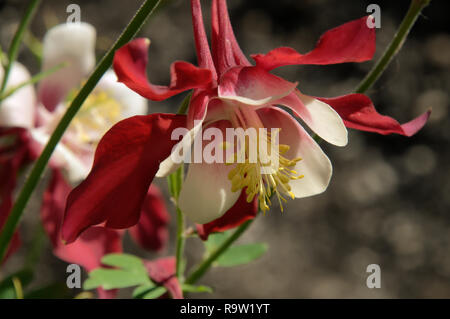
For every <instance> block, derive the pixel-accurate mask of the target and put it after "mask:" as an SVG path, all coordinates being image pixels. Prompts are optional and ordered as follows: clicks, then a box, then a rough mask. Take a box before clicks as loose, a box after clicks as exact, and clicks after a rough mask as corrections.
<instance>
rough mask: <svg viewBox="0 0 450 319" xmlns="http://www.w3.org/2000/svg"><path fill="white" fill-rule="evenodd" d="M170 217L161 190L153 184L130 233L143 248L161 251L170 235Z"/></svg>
mask: <svg viewBox="0 0 450 319" xmlns="http://www.w3.org/2000/svg"><path fill="white" fill-rule="evenodd" d="M169 219H170V216H169V213H168V212H167V208H166V205H165V204H164V199H163V197H162V194H161V192H160V191H159V189H158V188H157V187H156V186H154V185H151V186H150V188H149V190H148V193H147V197H146V199H145V202H144V204H143V205H142V212H141V218H140V219H139V222H138V223H137V224H136V225H135V226H133V227H132V228H130V229H129V232H130V235H131V237H132V238H133V239H134V240H135V241H136V242H137V243H138V244H139V245H141V246H142V248H144V249H147V250H150V251H152V250H154V251H159V250H161V249H163V248H164V246H165V245H166V243H167V240H168V237H169V231H168V229H167V226H168V224H169Z"/></svg>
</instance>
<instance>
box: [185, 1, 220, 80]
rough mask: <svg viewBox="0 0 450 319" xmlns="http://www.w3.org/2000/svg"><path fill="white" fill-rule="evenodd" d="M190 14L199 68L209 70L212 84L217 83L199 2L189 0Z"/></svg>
mask: <svg viewBox="0 0 450 319" xmlns="http://www.w3.org/2000/svg"><path fill="white" fill-rule="evenodd" d="M191 13H192V25H193V27H194V38H195V48H196V51H197V59H198V65H199V66H200V67H201V68H206V69H209V70H211V74H212V77H213V80H214V82H217V73H216V68H215V66H214V62H213V59H212V56H211V50H210V49H209V44H208V38H207V37H206V32H205V26H204V24H203V15H202V7H201V5H200V0H191Z"/></svg>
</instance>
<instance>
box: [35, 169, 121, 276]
mask: <svg viewBox="0 0 450 319" xmlns="http://www.w3.org/2000/svg"><path fill="white" fill-rule="evenodd" d="M70 190H71V186H70V185H69V184H68V183H67V182H66V181H65V179H64V177H63V176H62V174H61V172H59V171H57V170H54V171H53V176H52V179H51V181H50V184H49V186H48V188H47V189H46V191H45V193H44V198H43V201H42V207H41V218H42V223H43V226H44V229H45V231H46V232H47V235H48V236H49V237H50V241H51V243H52V246H53V253H54V254H55V255H56V256H57V257H58V258H60V259H62V260H64V261H66V262H68V263H76V264H79V265H81V266H83V267H84V268H85V269H86V270H87V271H91V270H93V269H95V268H98V267H100V266H101V259H102V257H103V256H104V255H106V254H110V253H119V252H122V239H121V236H120V234H119V232H118V231H116V230H112V229H107V228H104V227H91V228H89V229H87V230H86V231H85V232H83V234H82V235H81V236H80V237H79V238H78V239H77V240H76V241H75V242H73V243H71V244H69V245H64V244H63V242H62V240H61V223H62V220H63V216H64V206H65V204H66V199H67V196H68V195H69V193H70Z"/></svg>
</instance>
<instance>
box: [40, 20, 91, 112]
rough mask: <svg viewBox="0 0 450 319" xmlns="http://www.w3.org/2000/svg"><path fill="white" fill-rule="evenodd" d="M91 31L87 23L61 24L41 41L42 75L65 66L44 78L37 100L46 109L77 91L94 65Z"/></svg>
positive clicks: (52, 107)
mask: <svg viewBox="0 0 450 319" xmlns="http://www.w3.org/2000/svg"><path fill="white" fill-rule="evenodd" d="M95 37H96V32H95V28H94V27H93V26H91V25H90V24H88V23H64V24H60V25H57V26H55V27H53V28H51V29H50V30H49V31H48V32H47V33H46V35H45V37H44V41H43V56H42V57H43V60H42V66H43V67H42V69H43V71H45V70H48V69H50V68H53V67H55V66H57V65H58V64H60V63H66V64H67V65H66V66H65V67H64V68H63V69H61V70H59V71H57V72H55V73H53V74H52V75H50V76H48V77H46V78H45V79H44V80H43V81H42V82H41V84H40V87H39V99H40V100H41V101H42V103H43V104H44V105H45V106H46V107H47V108H49V109H51V110H53V109H54V107H55V106H56V105H57V104H58V103H59V102H60V101H61V100H62V99H64V97H65V96H66V94H67V93H68V92H69V91H70V90H72V89H75V88H77V87H78V86H79V85H80V84H81V81H82V80H83V79H84V78H85V77H86V76H87V75H88V74H89V72H91V70H92V69H93V67H94V65H95Z"/></svg>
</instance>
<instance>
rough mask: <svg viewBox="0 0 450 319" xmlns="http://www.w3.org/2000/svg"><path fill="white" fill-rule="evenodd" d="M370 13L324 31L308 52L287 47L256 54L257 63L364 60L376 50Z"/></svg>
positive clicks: (269, 67)
mask: <svg viewBox="0 0 450 319" xmlns="http://www.w3.org/2000/svg"><path fill="white" fill-rule="evenodd" d="M367 19H369V17H362V18H360V19H357V20H353V21H351V22H347V23H345V24H343V25H341V26H339V27H336V28H334V29H331V30H329V31H327V32H326V33H325V34H323V35H322V36H321V37H320V39H319V42H317V44H316V47H315V48H314V49H313V50H312V51H310V52H309V53H307V54H304V55H303V54H300V53H298V52H297V51H295V50H294V49H292V48H288V47H283V48H277V49H274V50H272V51H270V52H269V53H267V54H254V55H252V58H253V59H254V60H255V61H256V65H258V66H260V67H262V68H264V69H266V70H272V69H275V68H278V67H280V66H283V65H292V64H318V65H324V64H336V63H345V62H364V61H367V60H370V59H372V57H373V54H374V53H375V28H369V27H368V26H367Z"/></svg>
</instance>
